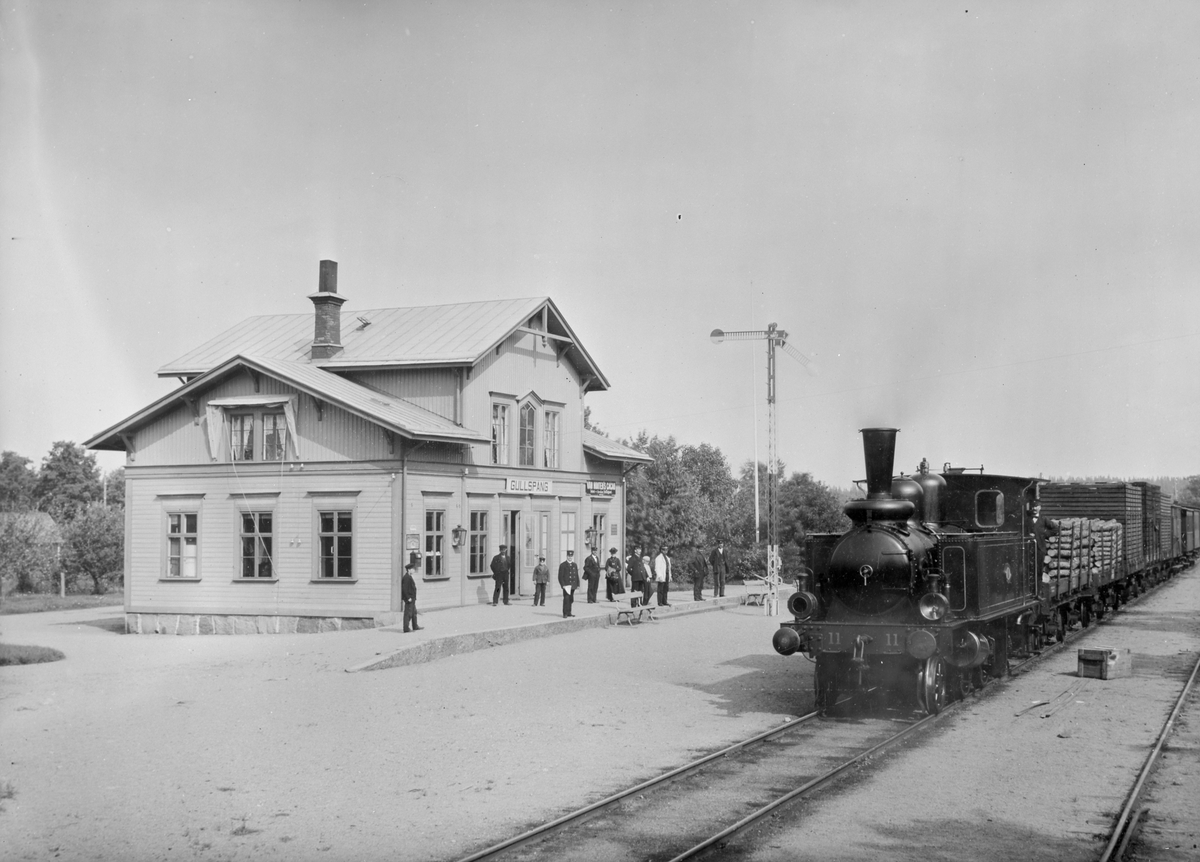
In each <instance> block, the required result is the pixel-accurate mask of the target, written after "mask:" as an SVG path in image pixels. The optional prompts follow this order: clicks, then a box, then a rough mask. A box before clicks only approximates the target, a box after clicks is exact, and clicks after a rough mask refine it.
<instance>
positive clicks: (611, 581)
mask: <svg viewBox="0 0 1200 862" xmlns="http://www.w3.org/2000/svg"><path fill="white" fill-rule="evenodd" d="M604 583H605V593H606V595H605V598H607V599H608V600H609V601H610V602H619V601H620V599H619V598H617V596H619V595H621V593H623V592H625V574H624V567H623V566H622V565H621V558H620V557H618V556H617V549H616V548H609V549H608V559H607V560H605V561H604Z"/></svg>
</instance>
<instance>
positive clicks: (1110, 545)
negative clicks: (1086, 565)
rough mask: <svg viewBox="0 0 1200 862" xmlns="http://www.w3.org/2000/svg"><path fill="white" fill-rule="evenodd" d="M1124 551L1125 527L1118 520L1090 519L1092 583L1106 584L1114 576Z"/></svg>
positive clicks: (1117, 573)
mask: <svg viewBox="0 0 1200 862" xmlns="http://www.w3.org/2000/svg"><path fill="white" fill-rule="evenodd" d="M1124 553H1125V528H1124V527H1122V526H1121V522H1120V521H1100V520H1094V521H1092V572H1093V583H1096V584H1107V583H1109V582H1111V581H1112V580H1113V579H1114V578H1116V577H1117V576H1118V575H1119V573H1120V569H1121V559H1122V558H1123V555H1124Z"/></svg>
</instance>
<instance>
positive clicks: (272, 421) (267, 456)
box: [262, 412, 288, 461]
mask: <svg viewBox="0 0 1200 862" xmlns="http://www.w3.org/2000/svg"><path fill="white" fill-rule="evenodd" d="M262 436H263V445H262V459H263V460H264V461H283V460H284V459H286V458H287V442H288V430H287V421H286V420H285V419H284V415H283V413H282V412H279V413H264V414H263V416H262Z"/></svg>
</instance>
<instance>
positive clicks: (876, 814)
mask: <svg viewBox="0 0 1200 862" xmlns="http://www.w3.org/2000/svg"><path fill="white" fill-rule="evenodd" d="M1197 607H1200V575H1198V574H1197V573H1196V572H1195V571H1192V572H1189V573H1186V574H1185V575H1183V576H1181V577H1179V578H1177V579H1175V580H1174V581H1172V582H1171V583H1170V584H1168V585H1166V586H1165V587H1164V588H1161V589H1159V590H1158V591H1156V592H1155V593H1153V594H1151V595H1150V596H1148V597H1147V598H1146V599H1145V600H1144V601H1142V602H1141V603H1140V604H1139V605H1137V606H1136V607H1134V608H1133V609H1131V610H1129V611H1127V612H1126V613H1125V614H1123V615H1121V616H1119V617H1117V618H1116V619H1115V620H1113V621H1111V622H1106V623H1105V624H1104V625H1103V626H1101V627H1099V628H1098V629H1096V630H1095V631H1094V632H1092V633H1089V634H1088V635H1087V638H1086V640H1084V639H1081V640H1079V641H1077V642H1075V643H1073V644H1072V645H1071V648H1070V649H1069V650H1067V651H1064V652H1062V653H1060V654H1057V655H1055V656H1052V657H1051V658H1050V659H1049V660H1048V661H1046V662H1044V663H1043V664H1041V665H1040V666H1039V667H1038V668H1037V669H1036V670H1035V671H1033V672H1031V673H1028V674H1026V675H1024V676H1021V677H1018V678H1016V679H1014V680H1012V681H1011V682H1008V683H1006V684H1005V685H1003V686H999V687H993V689H992V690H991V693H989V695H988V696H986V697H983V698H980V699H977V700H973V701H970V702H968V703H967V704H965V708H964V709H961V710H959V712H958V714H956V715H952V716H948V717H947V720H945V721H943V722H942V723H940V725H939V726H938V727H937V728H936V729H935V730H934V732H933V733H931V734H927V735H926V736H925V737H924V738H923V739H922V740H920V741H918V742H917V743H915V744H914V745H913V746H912V747H910V748H907V749H902V750H901V751H899V752H897V753H895V754H892V755H889V756H888V757H887V758H886V759H885V760H884V761H883V762H882V763H881V764H880V768H878V769H872V770H869V771H864V772H862V773H860V774H859V775H857V776H856V777H854V778H853V779H851V780H850V781H847V782H845V783H843V784H842V785H840V786H839V788H838V789H837V790H835V791H834V792H831V793H828V794H826V795H824V796H822V797H820V798H818V800H817V801H815V802H811V803H808V804H807V805H806V806H805V807H803V808H801V809H799V810H798V811H797V812H792V813H789V814H786V815H782V816H780V817H777V818H776V819H775V820H774V825H773V826H772V827H771V828H770V829H768V830H766V831H764V832H761V833H759V834H758V835H757V840H758V841H759V845H758V847H757V848H756V849H754V850H751V851H737V850H735V849H734V848H733V847H731V848H729V851H727V852H728V853H733V852H739V853H742V852H744V853H745V855H747V856H753V857H754V858H761V859H783V858H786V859H807V858H812V859H830V860H837V859H860V858H869V857H880V856H882V857H886V858H890V859H896V860H904V859H921V860H928V859H954V860H960V859H964V858H971V859H996V860H1000V859H1004V860H1005V862H1008V860H1011V859H1013V858H1020V859H1068V860H1069V859H1093V858H1095V856H1096V855H1097V853H1098V852H1099V849H1100V847H1101V846H1102V837H1103V835H1104V834H1105V833H1106V829H1107V824H1108V823H1110V822H1111V819H1112V816H1113V815H1114V813H1115V812H1116V810H1117V808H1118V807H1119V805H1120V804H1121V802H1122V800H1123V798H1124V794H1125V792H1126V791H1127V789H1128V787H1129V785H1130V783H1131V782H1132V777H1133V774H1134V772H1135V771H1136V769H1137V768H1139V766H1140V764H1141V762H1142V759H1143V758H1144V756H1145V753H1146V750H1147V747H1148V746H1149V745H1150V743H1151V742H1152V740H1153V738H1154V736H1155V734H1156V733H1157V729H1158V727H1159V722H1160V720H1161V719H1162V718H1163V717H1164V716H1165V715H1166V713H1167V711H1168V710H1169V708H1170V703H1173V700H1174V695H1173V694H1172V692H1173V691H1175V692H1177V690H1178V686H1179V685H1180V684H1181V682H1182V680H1181V678H1180V677H1181V672H1182V669H1184V668H1185V667H1186V666H1188V664H1189V658H1190V657H1191V654H1192V653H1194V652H1195V651H1196V650H1197V649H1200V617H1198V616H1197V615H1196V614H1195V612H1194V609H1195V608H1197ZM496 612H497V613H499V612H502V611H496ZM451 613H453V612H445V614H447V615H449V614H451ZM98 616H101V617H103V618H102V619H100V620H97V617H98ZM119 619H120V617H119V615H117V614H107V615H101V614H99V613H98V612H97V611H95V610H90V611H89V610H82V611H69V612H62V613H53V614H34V615H25V616H20V617H5V618H3V619H0V626H2V632H0V634H2V635H3V637H4V640H5V641H6V642H10V643H27V644H38V645H41V646H50V647H55V648H58V649H60V650H62V651H63V652H64V653H66V655H67V659H66V660H65V661H62V662H56V663H53V664H45V665H35V666H28V667H16V668H3V669H0V754H2V755H3V759H2V761H0V788H3V787H7V788H10V789H11V796H10V797H9V798H7V799H3V800H2V801H0V846H3V847H4V848H5V856H6V858H12V859H21V860H25V859H52V858H53V859H64V860H70V859H130V860H141V859H221V860H223V859H230V860H232V859H287V860H308V859H317V860H340V859H362V860H372V859H384V858H386V859H393V860H395V859H400V860H405V859H414V860H418V859H419V860H427V859H456V858H459V857H461V856H463V855H465V854H466V853H467V852H468V851H470V850H472V849H476V848H478V847H480V846H483V845H485V844H488V843H492V842H493V841H495V840H498V839H499V838H502V837H506V836H508V835H511V834H514V833H516V832H519V831H522V830H523V829H524V828H526V827H527V826H528V825H530V824H533V823H537V822H542V821H544V820H546V819H549V818H551V817H553V816H555V815H557V814H560V813H562V812H563V811H566V810H568V809H571V808H574V807H576V806H578V805H580V804H583V803H585V802H588V801H592V800H595V799H598V798H600V797H602V796H605V795H607V794H608V793H611V792H612V791H614V790H616V789H619V788H622V787H625V786H628V785H629V784H630V783H632V782H635V781H637V780H640V779H643V778H646V777H649V776H650V775H654V774H657V773H659V772H661V771H663V770H665V769H668V768H671V767H673V766H676V765H678V764H679V763H682V762H684V761H686V760H688V759H690V758H691V757H692V756H693V755H695V754H697V753H700V752H704V751H709V750H712V749H714V748H717V747H720V746H722V745H725V744H728V743H730V742H733V741H736V740H739V739H741V738H743V737H745V736H747V735H749V734H751V733H754V732H756V731H759V730H763V729H765V728H767V727H770V726H773V725H775V724H778V723H779V722H781V721H783V720H785V719H787V718H790V717H792V716H795V715H798V714H802V713H804V712H806V711H808V709H809V708H810V706H811V701H812V698H811V693H810V690H811V670H810V667H811V666H810V665H809V663H808V662H806V661H805V660H804V659H802V658H799V657H790V658H782V657H780V656H777V655H775V654H774V653H773V652H772V651H771V648H770V637H771V634H772V633H773V632H774V630H775V628H776V627H777V625H778V621H779V618H778V617H776V618H771V617H765V616H764V615H763V614H762V612H761V610H760V609H758V608H741V607H735V608H729V609H725V610H720V611H711V612H707V613H701V614H696V615H692V616H682V617H678V618H675V619H667V620H664V621H663V622H662V623H659V624H646V625H641V626H637V627H634V628H630V627H627V626H621V627H609V628H596V629H588V630H584V631H580V632H575V633H572V634H565V635H559V636H555V637H551V638H545V639H541V640H533V641H525V642H521V643H515V644H511V645H508V646H503V647H498V648H495V649H487V650H482V651H479V652H475V653H470V654H467V655H459V656H455V657H452V658H447V659H443V660H440V661H436V662H432V663H428V664H420V665H412V666H407V667H398V668H392V669H388V670H382V671H373V672H368V673H354V674H348V673H345V672H344V670H345V668H347V667H350V666H353V665H355V664H358V663H361V662H363V661H366V660H368V659H370V658H371V657H372V656H376V655H379V654H386V652H387V651H388V650H390V649H393V648H394V646H395V644H396V638H397V637H398V636H397V635H396V634H394V633H391V632H385V631H363V632H343V633H336V634H327V635H293V636H241V637H199V638H172V637H148V636H143V637H136V636H123V635H119V634H116V633H115V632H114V631H113V630H112V629H111V628H110V627H106V626H111V625H112V624H115V623H118V622H119ZM449 621H450V617H449V616H445V617H442V618H441V620H439V613H430V614H427V615H425V616H424V617H423V618H422V623H423V624H425V625H428V626H430V628H431V629H436V628H437V627H439V625H444V627H445V628H449V625H448V623H449ZM1100 645H1105V646H1118V647H1120V646H1127V647H1130V648H1132V649H1133V651H1134V655H1135V661H1134V675H1133V676H1132V677H1130V678H1127V679H1120V680H1111V681H1101V680H1080V679H1078V678H1077V677H1076V676H1075V669H1076V658H1075V648H1077V647H1080V646H1100ZM1039 701H1044V702H1045V703H1044V705H1041V706H1038V707H1034V706H1033V704H1035V703H1037V702H1039ZM1195 775H1196V773H1195V771H1194V770H1193V771H1191V772H1190V773H1186V774H1185V775H1184V778H1182V779H1180V780H1182V781H1185V782H1186V781H1194V779H1195ZM1172 780H1174V779H1172ZM1196 789H1197V788H1196V786H1195V785H1194V784H1193V785H1190V786H1189V785H1186V784H1185V785H1173V784H1168V785H1167V787H1166V788H1165V791H1166V792H1167V793H1171V792H1172V791H1173V792H1174V794H1175V797H1176V798H1177V799H1184V800H1194V799H1196V798H1197V793H1196V792H1195V791H1196ZM1181 804H1182V805H1183V808H1182V809H1181V811H1182V812H1186V811H1187V804H1188V802H1186V801H1185V802H1183V803H1181ZM1179 816H1182V817H1184V818H1185V819H1186V817H1187V815H1186V813H1181V814H1180V815H1179ZM1166 858H1195V857H1194V856H1172V857H1166Z"/></svg>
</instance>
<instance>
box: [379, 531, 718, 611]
mask: <svg viewBox="0 0 1200 862" xmlns="http://www.w3.org/2000/svg"><path fill="white" fill-rule="evenodd" d="M647 561H649V566H647V565H646V563H647ZM708 564H709V567H710V568H711V569H712V573H713V596H714V597H720V596H723V595H725V578H726V576H727V575H728V574H729V558H728V556H727V555H726V551H725V543H724V542H718V543H717V546H716V547H715V548H714V549H713V551H712V553H711V554H709V557H708ZM509 566H510V564H509V558H508V545H501V546H500V551H499V553H497V554H496V556H495V557H493V558H492V563H491V569H492V580H493V582H494V583H495V588H494V589H493V590H492V606H493V607H495V606H496V605H498V604H499V603H500V602H501V601H503V602H504V604H506V605H507V604H509V598H508V580H509V570H510V568H509ZM672 566H673V564H672V561H671V556H670V554H669V553H668V552H667V546H666V545H660V546H659V549H658V554H656V555H655V556H654V557H653V559H651V558H649V557H643V556H642V549H641V547H640V546H638V547H635V548H634V549H633V551H632V552H631V553H630V554H629V556H628V557H627V558H626V559H625V566H624V571H625V572H628V573H629V584H630V587H631V589H632V590H633V593H634V595H633V596H632V598H631V604H632V605H633V607H635V608H636V607H638V606H639V602H640V604H643V605H648V604H650V596H651V594H652V593H653V592H654V591H655V589H656V587H657V592H658V595H657V599H658V606H659V607H668V608H669V607H670V606H671V603H670V602H669V601H667V598H668V591H669V590H670V585H671V575H672V573H673V572H672ZM416 570H417V564H416V562H409V564H408V565H407V566H405V568H404V577H403V579H402V580H401V582H400V599H401V602H402V604H403V607H404V631H405V632H407V631H409V630H410V627H411V630H412V631H420V630H421V627H420V626H418V625H417V585H416V580H415V579H414V578H413V572H415V571H416ZM605 573H606V577H607V579H608V582H609V583H608V599H609V601H613V600H614V594H620V593H623V592H624V591H625V586H624V573H623V572H622V566H621V559H620V557H618V556H617V549H616V548H610V549H609V558H608V560H607V562H606V563H605ZM583 578H584V580H586V581H587V583H588V589H587V601H588V603H589V604H591V603H593V602H596V601H598V599H597V596H598V593H599V587H600V561H599V560H598V559H597V558H596V550H595V548H592V549H590V550H589V551H588V555H587V558H586V559H585V560H584V563H583ZM704 579H705V573H704V572H699V573H696V572H693V575H692V594H693V597H694V598H695V600H696V601H702V600H703V598H704V593H703V590H704ZM549 580H550V569H549V567H548V566H547V565H546V558H545V557H538V564H537V566H536V567H534V570H533V582H534V593H533V604H534V606H538V605H541V606H545V604H546V584H547V583H548V582H549ZM580 584H581V581H580V578H579V565H578V564H577V563H576V562H575V551H574V550H572V549H570V548H568V549H567V558H566V559H565V560H563V562H562V563H561V564H560V565H559V567H558V585H559V586H560V587H562V595H563V617H564V618H567V617H573V616H575V614H574V613H572V608H573V606H574V602H575V591H576V590H577V589H579V586H580Z"/></svg>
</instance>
